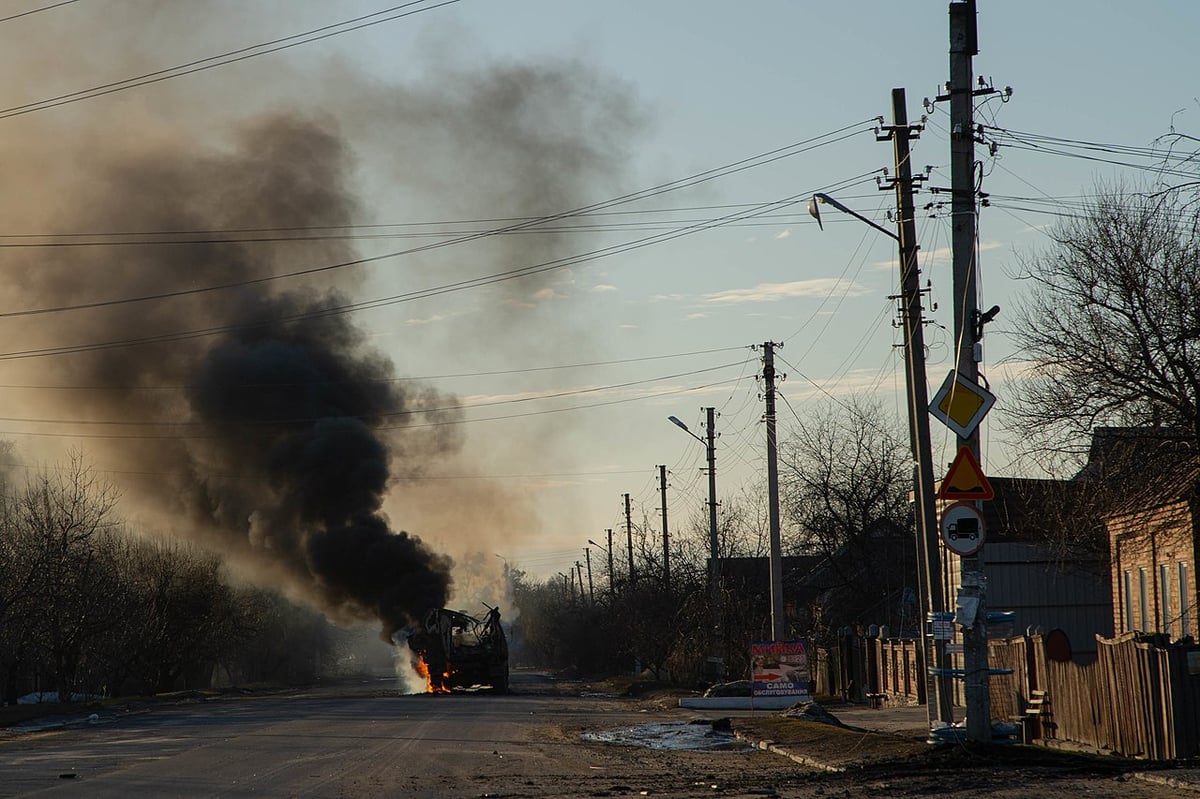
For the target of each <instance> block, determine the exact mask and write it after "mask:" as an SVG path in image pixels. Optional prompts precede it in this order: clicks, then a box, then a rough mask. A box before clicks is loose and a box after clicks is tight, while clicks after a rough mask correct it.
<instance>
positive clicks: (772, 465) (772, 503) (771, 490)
mask: <svg viewBox="0 0 1200 799" xmlns="http://www.w3.org/2000/svg"><path fill="white" fill-rule="evenodd" d="M776 347H783V345H782V344H776V343H775V342H774V341H768V342H766V343H764V344H763V391H764V393H765V395H766V396H765V399H766V403H767V414H766V422H767V504H768V505H769V508H768V512H769V514H770V525H771V561H770V563H771V637H772V640H775V641H782V640H783V638H784V635H785V630H786V625H785V624H784V617H783V544H782V541H781V538H780V533H779V457H778V453H777V451H776V439H775V348H776Z"/></svg>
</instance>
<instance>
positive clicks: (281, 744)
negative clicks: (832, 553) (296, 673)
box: [0, 682, 1200, 799]
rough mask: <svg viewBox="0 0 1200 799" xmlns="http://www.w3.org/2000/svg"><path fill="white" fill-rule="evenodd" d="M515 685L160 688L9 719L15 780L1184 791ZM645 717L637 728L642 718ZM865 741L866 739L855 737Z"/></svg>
mask: <svg viewBox="0 0 1200 799" xmlns="http://www.w3.org/2000/svg"><path fill="white" fill-rule="evenodd" d="M514 690H515V693H513V694H510V695H506V696H491V695H486V694H468V695H463V694H455V695H451V696H430V695H417V696H410V695H403V694H400V693H399V692H398V691H396V690H395V689H394V688H393V687H392V684H391V682H371V683H362V684H358V685H355V686H331V687H328V688H323V689H320V690H313V691H305V692H297V693H289V694H280V695H271V696H244V697H223V698H219V699H209V700H204V701H195V702H185V703H173V704H171V703H167V704H163V703H159V704H155V705H152V706H146V707H143V708H134V709H131V710H128V711H121V712H118V711H111V710H110V711H103V712H102V713H100V714H99V715H97V716H96V717H95V719H93V720H91V721H89V719H88V715H87V711H85V712H84V714H82V715H80V716H77V717H75V720H74V723H72V724H69V725H67V726H65V727H59V728H54V729H47V730H42V731H31V730H29V729H25V730H17V731H13V730H0V797H17V796H61V797H88V798H89V799H91V798H92V797H101V798H102V797H121V799H127V798H136V797H155V799H158V798H159V797H242V796H255V797H415V798H418V799H420V798H423V797H430V798H431V799H458V798H459V797H463V798H465V797H475V798H478V797H510V798H515V797H525V798H528V799H545V798H548V797H592V796H600V797H638V796H654V797H675V798H679V797H712V796H721V797H755V796H757V797H762V796H768V797H778V798H779V799H817V798H818V797H820V799H827V798H828V797H830V796H871V797H929V796H936V797H939V799H978V797H981V796H988V797H997V799H999V798H1000V797H1003V799H1025V797H1028V796H1050V795H1054V796H1089V797H1092V798H1093V799H1160V798H1161V797H1163V796H1172V795H1179V794H1178V793H1177V792H1176V788H1175V786H1173V785H1164V784H1150V783H1147V782H1142V781H1139V780H1130V778H1129V777H1128V776H1125V775H1122V774H1107V775H1106V774H1103V773H1101V774H1095V773H1088V772H1086V771H1085V772H1078V773H1077V772H1076V770H1075V769H1074V768H1073V767H1072V768H1067V769H1065V770H1064V769H1062V768H1059V767H1058V766H1055V765H1051V766H1048V767H1047V766H1036V767H1025V766H1021V765H1019V764H1018V765H1016V766H1014V765H1011V764H1010V765H1008V766H1002V765H1001V764H999V763H998V762H992V760H989V759H988V758H986V757H985V758H975V759H974V760H972V761H971V762H959V761H960V760H961V758H959V759H958V760H953V762H951V763H950V764H949V766H946V765H943V766H941V767H929V766H928V764H926V765H922V764H913V765H911V766H910V765H909V764H907V762H901V763H897V764H895V765H893V766H892V767H890V768H888V769H885V770H877V769H867V770H866V771H863V772H861V773H849V772H848V773H844V774H829V773H826V772H824V771H819V770H815V769H812V768H807V767H805V766H802V765H799V764H797V763H796V762H793V761H792V760H790V759H789V758H787V757H783V756H780V755H778V754H772V753H769V752H764V751H754V750H751V751H747V750H746V749H745V748H744V747H740V746H737V745H730V743H729V742H728V739H727V738H726V739H723V738H722V736H721V735H719V734H716V733H714V732H713V731H712V729H711V725H707V726H705V725H684V724H683V722H686V721H688V720H694V719H695V718H696V717H697V716H703V715H708V716H709V717H710V718H713V717H715V716H716V715H718V714H702V713H698V712H697V711H688V710H682V709H679V708H677V707H672V706H671V704H670V702H666V701H663V702H650V701H636V700H630V699H618V698H615V697H607V696H595V695H593V696H589V695H582V696H580V695H578V694H565V695H564V694H561V693H560V694H555V693H554V692H553V691H552V689H551V688H550V687H548V686H546V685H537V684H533V685H530V684H524V685H522V684H520V683H518V684H516V685H515V686H514ZM737 715H739V716H741V715H746V714H744V713H741V712H739V713H738V714H737ZM751 715H758V714H751ZM766 715H770V714H766ZM847 715H848V714H847ZM881 719H883V714H881V713H880V712H878V711H864V718H863V719H861V720H852V723H856V724H860V725H863V726H865V727H874V726H877V725H878V724H880V723H881V722H880V720H881ZM909 722H910V720H908V719H907V717H900V718H898V720H897V723H901V724H908V723H909ZM656 725H657V727H659V728H663V727H666V728H669V729H668V731H667V732H666V733H665V734H664V736H663V738H662V740H659V739H655V738H653V736H650V735H649V734H646V733H644V732H643V730H644V729H645V728H647V727H653V726H656ZM692 730H699V731H700V733H701V736H702V737H712V738H713V739H714V740H715V741H716V742H717V743H718V744H720V746H721V748H720V749H718V750H710V751H659V750H655V749H652V748H647V747H646V746H626V745H613V744H610V743H604V742H602V741H603V740H608V739H607V738H606V736H608V735H609V734H610V733H614V732H619V733H621V735H620V736H618V738H619V739H620V741H622V742H628V741H630V740H633V741H634V742H638V743H661V742H663V741H667V740H676V739H675V736H681V735H682V736H683V737H688V736H690V735H692V732H691V731H692ZM631 731H633V732H634V734H633V735H632V737H630V736H629V735H626V733H629V732H631ZM685 731H686V733H687V734H686V735H683V734H684V733H685ZM581 733H588V738H586V739H585V738H583V737H581ZM596 733H600V735H599V736H596V735H595V734H596ZM597 738H598V739H599V740H597ZM863 740H864V741H865V738H864V739H863ZM722 741H724V742H722ZM861 745H863V741H858V740H856V742H855V744H854V746H852V747H851V748H855V747H858V746H861ZM1060 772H1061V773H1060ZM1188 795H1190V796H1197V795H1200V794H1195V793H1191V794H1188Z"/></svg>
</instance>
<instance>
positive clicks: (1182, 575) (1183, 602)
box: [1179, 561, 1192, 638]
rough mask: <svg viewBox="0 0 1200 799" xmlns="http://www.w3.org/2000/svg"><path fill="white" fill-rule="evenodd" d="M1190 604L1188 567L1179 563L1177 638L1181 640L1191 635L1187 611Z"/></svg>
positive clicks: (1181, 562)
mask: <svg viewBox="0 0 1200 799" xmlns="http://www.w3.org/2000/svg"><path fill="white" fill-rule="evenodd" d="M1191 604H1192V589H1191V587H1190V586H1189V585H1188V565H1187V563H1185V562H1184V561H1180V562H1179V637H1180V638H1183V637H1184V636H1186V635H1191V634H1192V620H1191V619H1190V618H1189V617H1188V611H1189V610H1190V609H1191Z"/></svg>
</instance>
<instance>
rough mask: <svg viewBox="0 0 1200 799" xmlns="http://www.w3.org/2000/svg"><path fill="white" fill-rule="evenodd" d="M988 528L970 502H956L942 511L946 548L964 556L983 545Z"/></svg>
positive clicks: (943, 535) (943, 536) (943, 539)
mask: <svg viewBox="0 0 1200 799" xmlns="http://www.w3.org/2000/svg"><path fill="white" fill-rule="evenodd" d="M985 533H986V530H985V529H984V526H983V516H982V515H980V513H979V510H978V509H977V508H976V507H975V506H974V505H973V504H971V503H969V502H955V503H954V504H953V505H950V506H949V507H947V508H946V509H945V510H943V511H942V541H944V542H945V544H946V548H947V549H949V550H950V551H952V552H955V553H957V554H959V555H962V556H964V557H966V556H968V555H974V554H975V553H976V552H978V551H979V549H980V547H982V546H983V539H984V535H985Z"/></svg>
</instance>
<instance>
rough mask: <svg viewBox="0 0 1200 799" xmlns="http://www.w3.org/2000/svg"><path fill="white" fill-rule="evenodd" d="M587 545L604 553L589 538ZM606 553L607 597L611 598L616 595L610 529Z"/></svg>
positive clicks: (610, 530) (600, 547)
mask: <svg viewBox="0 0 1200 799" xmlns="http://www.w3.org/2000/svg"><path fill="white" fill-rule="evenodd" d="M588 543H589V544H591V545H592V546H594V547H595V548H596V549H598V550H600V551H601V552H604V551H605V549H604V547H602V546H600V545H599V544H597V543H596V542H595V541H593V540H592V539H590V538H589V539H588ZM607 551H608V595H609V596H610V597H611V596H616V593H617V584H616V581H615V580H614V579H613V553H612V529H611V528H609V530H608V550H607Z"/></svg>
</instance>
